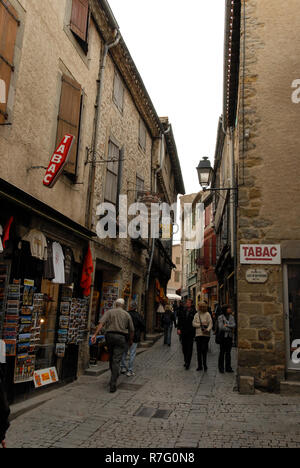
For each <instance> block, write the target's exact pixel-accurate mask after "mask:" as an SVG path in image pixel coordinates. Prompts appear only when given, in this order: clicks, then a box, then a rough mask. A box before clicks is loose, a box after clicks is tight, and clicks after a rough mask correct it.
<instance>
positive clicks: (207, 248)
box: [204, 239, 210, 268]
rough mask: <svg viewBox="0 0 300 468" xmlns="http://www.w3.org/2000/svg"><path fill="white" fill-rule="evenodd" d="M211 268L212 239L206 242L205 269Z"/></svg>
mask: <svg viewBox="0 0 300 468" xmlns="http://www.w3.org/2000/svg"><path fill="white" fill-rule="evenodd" d="M209 267H210V239H205V241H204V268H209Z"/></svg>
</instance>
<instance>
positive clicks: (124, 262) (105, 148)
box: [0, 0, 184, 393]
mask: <svg viewBox="0 0 300 468" xmlns="http://www.w3.org/2000/svg"><path fill="white" fill-rule="evenodd" d="M0 25H1V28H0V80H1V81H0V83H1V90H0V94H1V102H0V154H1V161H2V171H1V175H0V206H1V209H0V226H1V228H3V229H1V230H0V232H1V234H2V231H4V233H3V234H4V236H3V241H4V239H6V242H4V249H2V244H1V250H0V268H1V274H2V273H3V272H5V275H4V273H3V277H5V278H6V279H7V284H6V283H5V284H4V283H3V284H4V286H3V288H2V289H1V292H4V294H5V295H6V291H7V288H8V283H10V282H12V281H13V280H16V281H20V286H21V290H22V291H23V288H24V285H25V282H26V281H28V280H30V281H31V284H34V286H32V287H34V288H35V292H36V293H40V294H41V295H44V296H43V297H44V301H46V299H45V298H47V301H48V302H47V303H45V304H44V305H43V307H44V309H43V311H44V315H45V316H44V317H43V319H44V321H43V323H44V325H43V330H42V331H41V336H42V340H41V346H40V347H39V355H38V356H37V357H38V359H37V360H36V362H38V368H46V367H49V366H51V365H56V367H57V370H58V373H59V378H60V379H61V380H63V381H68V380H70V379H73V378H76V376H77V374H78V373H82V372H83V371H84V369H85V368H86V367H87V365H88V361H89V346H88V332H89V331H90V329H91V327H93V325H95V323H96V322H97V321H98V319H99V315H101V313H103V311H104V310H105V308H110V307H111V306H112V304H113V299H114V297H115V295H117V296H122V297H124V298H125V300H126V304H127V305H129V303H130V301H131V300H132V299H134V300H136V301H137V303H138V306H139V308H140V310H141V311H142V312H143V313H144V314H145V316H146V319H147V325H148V331H153V330H154V328H155V326H156V294H155V281H156V280H159V281H160V284H161V286H162V290H163V291H164V292H166V285H167V282H168V280H169V277H170V275H171V270H172V267H173V264H172V249H171V246H172V237H171V234H170V236H169V238H165V239H157V240H156V241H155V242H152V241H151V239H143V238H142V237H141V236H140V237H138V238H137V239H135V240H134V241H133V240H132V239H130V238H129V237H128V236H127V237H126V238H120V239H118V238H117V239H99V237H98V236H97V234H98V230H97V226H98V223H99V221H100V218H101V216H100V215H99V205H100V204H101V203H103V202H112V203H113V204H114V205H115V207H116V208H117V209H118V204H117V197H116V195H119V194H120V195H123V196H127V197H128V206H129V205H130V204H131V203H133V202H135V201H141V200H142V199H143V197H147V196H148V201H149V197H150V199H152V201H154V200H155V201H157V200H160V201H165V202H168V203H173V202H174V201H176V198H177V194H178V193H184V184H183V180H182V176H181V169H180V164H179V159H178V155H177V150H176V144H175V139H174V135H173V131H172V126H171V125H170V124H169V122H168V119H166V118H163V119H160V118H159V117H158V116H157V113H156V111H155V109H154V106H153V104H152V102H151V99H150V97H149V95H148V93H147V90H146V88H145V86H144V84H143V81H142V79H141V77H140V75H139V72H138V70H137V69H136V66H135V64H134V62H133V60H132V58H131V56H130V53H129V51H128V49H127V46H126V44H125V42H124V40H123V38H122V35H121V33H120V29H119V25H118V24H117V21H116V19H115V17H114V15H113V13H112V11H111V9H110V7H109V4H108V3H107V1H106V0H63V1H61V0H59V1H58V0H54V1H51V2H36V1H35V0H3V1H1V2H0ZM67 133H68V134H72V135H74V136H75V144H74V145H73V147H72V150H71V153H70V157H69V160H68V163H67V164H66V165H65V167H64V171H63V172H62V173H61V174H60V177H59V178H58V180H57V182H56V184H55V185H54V187H53V188H51V189H49V188H47V187H45V186H44V185H43V178H44V175H45V171H46V169H47V167H48V165H49V161H50V158H51V157H52V155H53V152H54V151H55V149H56V148H57V147H58V144H59V143H60V141H61V139H62V137H63V136H64V135H65V134H67ZM151 197H152V198H151ZM117 215H118V233H121V232H122V229H123V227H122V222H121V221H120V218H121V215H123V219H126V221H128V222H130V221H131V219H132V216H129V218H128V217H127V212H126V213H125V214H124V213H120V212H117ZM33 230H34V232H35V234H36V232H38V236H39V239H45V240H47V241H49V242H50V243H51V244H52V243H54V242H55V243H59V244H60V246H61V247H62V249H63V252H64V256H65V259H66V258H68V259H70V265H69V266H71V272H72V280H71V279H69V280H68V282H67V283H66V284H65V283H62V282H60V283H59V284H53V282H52V279H49V275H48V276H47V278H46V277H45V273H43V261H44V260H43V259H41V258H34V257H33V255H31V251H30V247H31V246H30V245H29V242H28V241H26V240H25V237H26V236H27V235H28V234H29V233H31V235H33ZM170 232H171V230H170ZM123 233H124V231H123ZM121 237H122V236H121ZM89 249H90V250H91V254H92V265H93V270H94V271H93V276H92V278H91V288H90V289H89V288H87V289H88V290H87V291H84V292H85V293H86V295H85V297H87V298H88V300H89V310H88V313H87V324H85V330H84V332H85V334H84V338H83V339H82V340H80V343H79V344H78V343H77V342H76V343H75V344H74V346H73V344H72V346H67V347H66V353H65V355H64V356H62V355H60V356H58V355H57V353H58V351H57V350H56V345H57V341H58V336H59V334H58V329H57V324H58V323H61V321H60V320H59V314H60V312H61V311H62V310H63V309H62V307H63V306H62V305H61V304H62V303H64V302H66V301H64V300H63V298H65V297H66V295H67V292H70V291H71V293H72V294H71V295H72V299H74V300H75V298H76V300H77V299H78V300H80V301H83V300H84V297H83V289H82V287H81V282H80V280H81V274H82V271H83V268H84V266H85V260H86V261H88V260H89V256H88V255H87V254H88V253H89ZM88 266H89V267H91V265H90V264H89V265H88ZM61 281H62V280H61ZM1 287H2V286H1ZM0 297H3V296H1V295H0ZM5 297H6V296H5ZM3 304H4V303H3V302H1V300H0V333H1V335H2V328H1V327H2V325H3V323H5V321H4V320H5V315H3V314H4V312H5V310H4V309H3V310H2V308H3V307H4V306H3ZM2 319H3V320H2ZM0 337H1V336H0ZM81 337H82V336H81ZM61 353H62V351H61ZM15 354H16V353H15ZM14 358H15V356H11V357H10V358H9V359H10V361H11V362H10V363H9V366H10V369H11V370H10V375H9V377H8V378H9V381H10V384H12V385H13V383H14V382H13V381H14V378H15V376H14V362H13V359H14ZM32 359H33V356H32ZM18 388H20V389H21V386H19V387H18ZM22 389H23V391H25V392H27V390H26V389H25V390H24V387H23V386H22ZM12 392H13V393H14V390H13V389H12ZM20 392H21V390H20Z"/></svg>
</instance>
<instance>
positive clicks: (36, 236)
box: [23, 229, 47, 260]
mask: <svg viewBox="0 0 300 468" xmlns="http://www.w3.org/2000/svg"><path fill="white" fill-rule="evenodd" d="M23 240H24V241H27V242H30V252H31V255H32V256H33V257H36V258H39V259H40V260H47V240H46V237H45V236H44V234H43V233H42V232H41V231H38V230H37V229H31V231H29V233H28V234H26V236H25V237H23Z"/></svg>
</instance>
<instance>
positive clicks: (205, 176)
mask: <svg viewBox="0 0 300 468" xmlns="http://www.w3.org/2000/svg"><path fill="white" fill-rule="evenodd" d="M197 172H198V179H199V184H200V185H201V187H202V188H203V189H204V190H206V189H207V188H208V187H209V186H210V183H211V178H212V175H213V173H214V171H213V168H212V167H211V164H210V160H209V159H208V157H207V156H205V157H204V158H203V159H202V160H201V161H200V162H199V165H198V167H197Z"/></svg>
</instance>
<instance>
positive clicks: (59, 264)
mask: <svg viewBox="0 0 300 468" xmlns="http://www.w3.org/2000/svg"><path fill="white" fill-rule="evenodd" d="M52 249H53V266H54V274H55V278H54V279H53V280H52V283H56V284H65V264H64V260H65V257H64V252H63V249H62V246H61V245H60V244H59V243H58V242H53V244H52Z"/></svg>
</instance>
